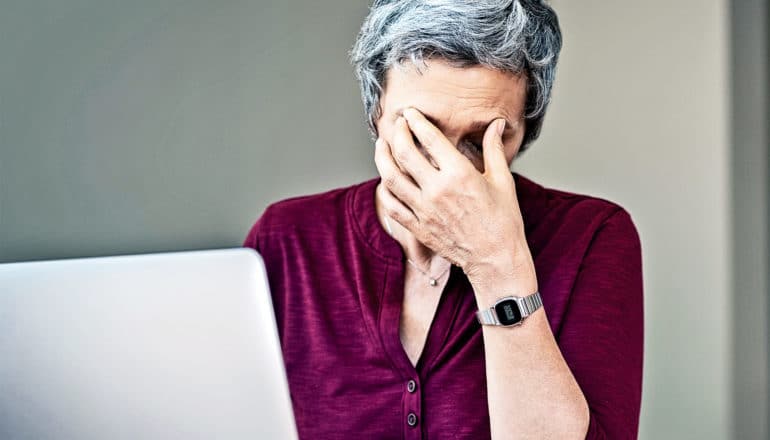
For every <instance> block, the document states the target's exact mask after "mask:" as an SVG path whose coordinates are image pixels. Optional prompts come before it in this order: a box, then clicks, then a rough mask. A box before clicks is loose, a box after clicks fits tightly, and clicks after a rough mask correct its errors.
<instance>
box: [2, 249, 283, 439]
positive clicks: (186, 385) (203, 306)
mask: <svg viewBox="0 0 770 440" xmlns="http://www.w3.org/2000/svg"><path fill="white" fill-rule="evenodd" d="M296 437H297V434H296V428H295V424H294V417H293V415H292V407H291V401H290V397H289V390H288V386H287V382H286V374H285V371H284V367H283V361H282V358H281V351H280V345H279V340H278V333H277V331H276V324H275V317H274V314H273V308H272V304H271V300H270V293H269V289H268V284H267V277H266V274H265V270H264V266H263V264H262V259H261V258H260V257H259V255H258V254H257V253H256V252H254V251H253V250H250V249H229V250H216V251H198V252H182V253H167V254H153V255H137V256H121V257H108V258H89V259H72V260H59V261H48V262H32V263H12V264H2V265H0V439H4V440H5V439H8V440H10V439H57V440H58V439H78V440H81V439H164V440H165V439H247V438H248V439H295V438H296Z"/></svg>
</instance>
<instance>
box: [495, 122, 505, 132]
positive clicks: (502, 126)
mask: <svg viewBox="0 0 770 440" xmlns="http://www.w3.org/2000/svg"><path fill="white" fill-rule="evenodd" d="M496 123H497V135H498V136H502V135H503V131H505V119H498V120H497V121H496Z"/></svg>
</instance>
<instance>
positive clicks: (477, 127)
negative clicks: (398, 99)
mask: <svg viewBox="0 0 770 440" xmlns="http://www.w3.org/2000/svg"><path fill="white" fill-rule="evenodd" d="M405 108H409V107H402V108H399V109H398V110H397V111H396V114H397V115H400V114H401V112H403V111H404V109H405ZM412 108H414V109H416V110H417V111H419V112H420V113H422V115H423V116H425V119H427V120H428V121H429V122H430V123H431V124H433V125H435V126H436V127H438V129H439V130H441V131H444V130H443V129H442V127H441V124H440V123H439V122H438V119H436V118H435V117H433V116H431V115H429V114H427V113H425V112H424V111H422V110H420V109H418V108H416V107H412ZM499 118H502V116H499V117H496V118H494V119H492V120H491V121H473V122H471V123H470V124H469V125H468V129H469V130H470V133H479V132H484V131H485V130H486V129H487V127H488V126H489V124H491V123H492V121H494V120H495V119H499ZM503 119H505V130H504V132H505V133H507V132H510V131H512V130H513V128H514V126H513V124H511V121H509V120H508V119H506V118H503Z"/></svg>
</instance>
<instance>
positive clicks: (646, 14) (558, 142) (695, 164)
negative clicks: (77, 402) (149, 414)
mask: <svg viewBox="0 0 770 440" xmlns="http://www.w3.org/2000/svg"><path fill="white" fill-rule="evenodd" d="M553 4H554V6H555V8H556V9H557V11H558V12H559V14H560V17H561V21H562V25H563V28H564V34H565V47H564V52H563V58H562V64H561V67H560V70H559V74H558V79H557V84H556V89H555V91H554V102H553V106H552V108H551V111H550V114H549V116H548V118H547V120H546V124H545V127H544V133H543V137H542V139H541V141H539V142H538V143H537V144H536V145H534V146H533V147H532V149H531V150H530V151H528V152H527V153H525V154H524V156H523V157H522V158H521V159H519V160H517V162H516V163H515V164H514V169H517V170H518V171H520V172H522V173H523V174H525V175H527V176H529V177H531V178H533V179H534V180H536V181H538V182H541V183H543V184H545V185H548V186H553V187H557V188H562V189H566V190H571V191H576V192H584V193H589V194H594V195H598V196H601V197H606V198H609V199H611V200H614V201H617V202H618V203H620V204H622V205H623V206H625V207H626V208H627V209H628V210H629V211H630V212H631V214H632V216H633V218H634V220H635V222H636V224H637V227H638V229H639V231H640V234H641V237H642V245H643V250H644V262H643V263H644V271H645V293H646V297H645V314H646V321H645V326H646V341H645V378H644V393H645V394H644V403H643V408H642V421H641V438H644V439H656V440H657V439H669V438H698V439H728V438H738V437H734V436H733V435H732V434H731V429H732V425H733V423H732V419H733V416H734V415H735V414H734V410H736V409H738V408H743V407H742V406H741V405H745V404H746V401H745V400H741V399H743V398H746V397H747V396H748V397H751V398H756V399H757V402H760V401H761V400H762V398H763V395H764V396H765V397H764V398H765V399H766V398H767V397H766V392H765V391H760V392H759V393H757V394H751V395H749V394H747V393H749V391H751V390H753V389H754V388H752V387H753V386H754V383H753V382H741V381H743V380H744V378H742V377H737V379H735V380H732V378H733V374H734V371H739V369H740V368H741V367H740V365H734V364H733V362H732V361H731V358H732V355H733V354H734V351H733V350H734V347H733V338H734V332H740V331H749V329H750V328H749V327H744V328H743V330H741V328H739V327H735V329H734V326H733V324H734V320H733V318H732V315H731V311H732V310H733V302H734V301H736V300H737V298H736V297H734V295H733V274H732V270H731V269H732V268H733V266H732V265H731V264H730V261H731V255H732V254H731V250H732V249H734V245H733V241H732V238H733V237H732V234H733V231H734V228H733V225H734V223H733V217H732V212H734V211H733V209H734V208H736V209H743V207H747V206H746V205H747V204H751V201H750V200H749V199H746V200H744V201H743V204H741V201H740V200H736V199H735V197H740V194H738V195H736V194H735V193H734V192H733V187H734V185H738V184H739V183H735V184H733V179H732V174H731V166H732V165H731V148H730V142H731V133H733V132H732V131H731V128H730V127H731V122H734V119H733V117H732V116H731V114H730V111H731V107H730V93H731V87H730V84H731V83H730V81H731V75H730V69H729V65H730V60H731V55H730V41H731V40H730V29H731V27H730V26H729V20H730V14H729V4H728V1H727V0H681V1H678V2H670V1H666V0H652V1H647V2H639V1H637V0H613V1H600V0H583V1H580V2H575V1H570V0H554V1H553ZM0 11H1V13H0V57H2V58H1V60H2V61H0V261H20V260H33V259H47V258H60V257H74V256H91V255H107V254H120V253H134V252H152V251H162V250H181V249H197V248H211V247H224V246H234V245H239V244H240V242H241V240H242V238H243V236H244V235H245V233H246V231H247V229H248V227H249V226H250V225H251V223H252V222H253V221H254V219H255V218H256V217H257V216H258V215H259V213H260V212H261V210H262V209H263V208H264V206H265V205H266V204H267V203H268V202H270V201H273V200H277V199H281V198H284V197H288V196H291V195H297V194H305V193H311V192H318V191H322V190H325V189H329V188H333V187H338V186H341V185H347V184H352V183H354V182H358V181H361V180H363V179H366V178H369V177H373V176H375V175H376V174H375V168H374V166H373V161H372V151H371V150H372V147H371V144H370V141H369V139H368V135H367V133H366V130H365V126H364V122H363V115H362V114H361V104H360V98H359V95H358V88H357V84H356V83H355V80H354V76H353V74H352V71H351V69H350V67H349V66H348V63H347V50H348V48H349V47H350V45H351V44H352V43H353V38H354V36H355V33H356V31H357V30H358V27H359V26H360V23H361V20H362V19H363V17H364V15H365V14H366V11H367V4H366V3H365V2H351V1H349V0H347V1H342V0H326V1H323V2H316V1H300V0H293V1H286V0H281V1H278V0H276V1H273V2H266V1H236V0H227V1H219V2H210V1H208V2H204V1H202V0H191V1H181V0H153V1H149V0H135V1H131V2H117V1H114V0H113V1H96V0H67V1H64V2H62V1H53V0H2V9H1V10H0ZM747 19H748V18H747ZM738 23H739V24H740V23H741V22H740V20H739V21H738ZM735 25H736V24H735V23H733V26H735ZM765 69H766V66H765ZM747 85H748V84H747ZM747 90H751V89H750V88H749V89H747ZM764 122H765V124H766V120H765V121H764ZM758 123H759V126H760V127H761V124H762V121H761V120H760V121H759V122H758ZM755 153H756V151H755ZM760 154H761V153H760ZM757 159H758V160H759V159H761V156H760V157H758V158H757ZM764 162H765V163H767V160H766V158H765V161H764ZM752 163H753V162H752ZM751 172H753V171H751ZM757 176H758V175H752V177H749V176H747V180H745V182H744V184H746V185H751V180H750V179H756V178H760V179H761V178H762V177H761V176H759V177H757ZM736 187H737V186H736ZM752 194H754V196H756V197H761V196H762V194H761V193H752ZM754 196H752V197H754ZM765 197H766V195H765ZM752 200H754V199H752ZM755 208H756V206H755V207H754V208H752V209H755ZM747 209H748V208H747ZM747 212H750V211H747ZM747 218H748V217H747ZM757 225H758V226H761V223H759V224H757ZM745 238H746V237H744V239H745ZM737 239H738V238H736V240H737ZM735 243H737V241H736V242H735ZM736 258H739V257H737V256H736ZM765 267H766V266H765ZM758 270H761V269H758ZM736 273H737V272H736ZM752 273H754V275H756V272H752ZM758 282H759V281H758ZM755 292H756V291H755ZM747 298H748V300H749V301H754V303H753V304H758V302H757V301H759V300H760V298H759V297H758V296H757V294H754V295H753V296H748V297H747ZM743 304H744V305H743V306H740V305H736V307H745V306H746V303H743ZM763 310H764V309H763ZM755 312H756V311H755ZM752 316H753V317H754V318H753V319H755V321H751V322H752V323H754V324H750V325H755V324H756V323H759V324H760V325H761V323H762V322H764V321H763V316H762V312H761V311H760V312H757V313H755V314H754V315H752ZM764 319H765V320H766V316H765V317H764ZM751 328H760V327H751ZM751 337H752V338H753V339H750V341H751V344H756V343H757V341H759V340H760V339H761V338H763V336H762V335H761V334H753V333H752V334H751ZM762 340H763V341H764V339H762ZM751 347H752V345H744V346H743V349H744V350H748V353H749V355H750V356H758V357H762V356H766V354H763V353H761V352H752V351H751ZM735 349H740V348H739V347H735ZM743 365H744V366H745V365H747V364H743ZM750 370H751V372H752V374H755V375H756V376H753V377H755V378H756V380H759V381H760V383H762V382H761V381H762V380H765V379H764V377H765V376H764V374H766V371H761V370H759V369H757V368H754V369H750ZM741 390H742V391H741ZM763 393H764V394H763ZM742 402H743V403H742ZM758 405H761V402H760V403H758ZM753 409H754V410H755V412H754V413H752V414H755V415H756V414H758V413H759V412H762V411H766V408H765V407H761V406H760V407H754V408H753ZM736 417H739V415H738V416H736ZM754 423H755V425H752V426H751V427H748V428H745V429H746V431H743V432H744V433H748V432H763V431H762V430H764V429H766V428H765V427H764V425H763V424H762V423H761V420H760V422H757V421H754ZM754 429H756V430H754ZM740 438H754V437H740Z"/></svg>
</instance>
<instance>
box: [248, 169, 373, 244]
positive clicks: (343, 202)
mask: <svg viewBox="0 0 770 440" xmlns="http://www.w3.org/2000/svg"><path fill="white" fill-rule="evenodd" d="M371 183H372V180H367V181H364V182H359V183H355V184H352V185H347V186H343V187H337V188H332V189H328V190H324V191H320V192H316V193H311V194H305V195H299V196H293V197H288V198H284V199H281V200H278V201H275V202H272V203H270V204H269V205H268V206H267V207H266V208H265V210H264V211H263V212H262V214H261V215H260V216H259V218H258V219H257V220H256V222H255V223H254V225H253V226H252V228H251V230H250V231H249V234H248V236H247V238H246V243H245V244H246V245H248V244H249V242H250V241H253V240H254V239H255V237H254V236H256V235H257V234H260V235H271V234H280V235H285V234H286V233H287V232H289V231H292V230H294V231H296V230H298V229H324V228H327V229H328V228H334V227H336V226H337V225H339V223H340V222H341V221H343V220H344V217H345V212H346V206H347V204H348V203H349V197H350V196H351V194H353V193H354V192H355V191H357V190H358V189H359V188H360V187H362V186H364V185H367V184H371Z"/></svg>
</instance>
